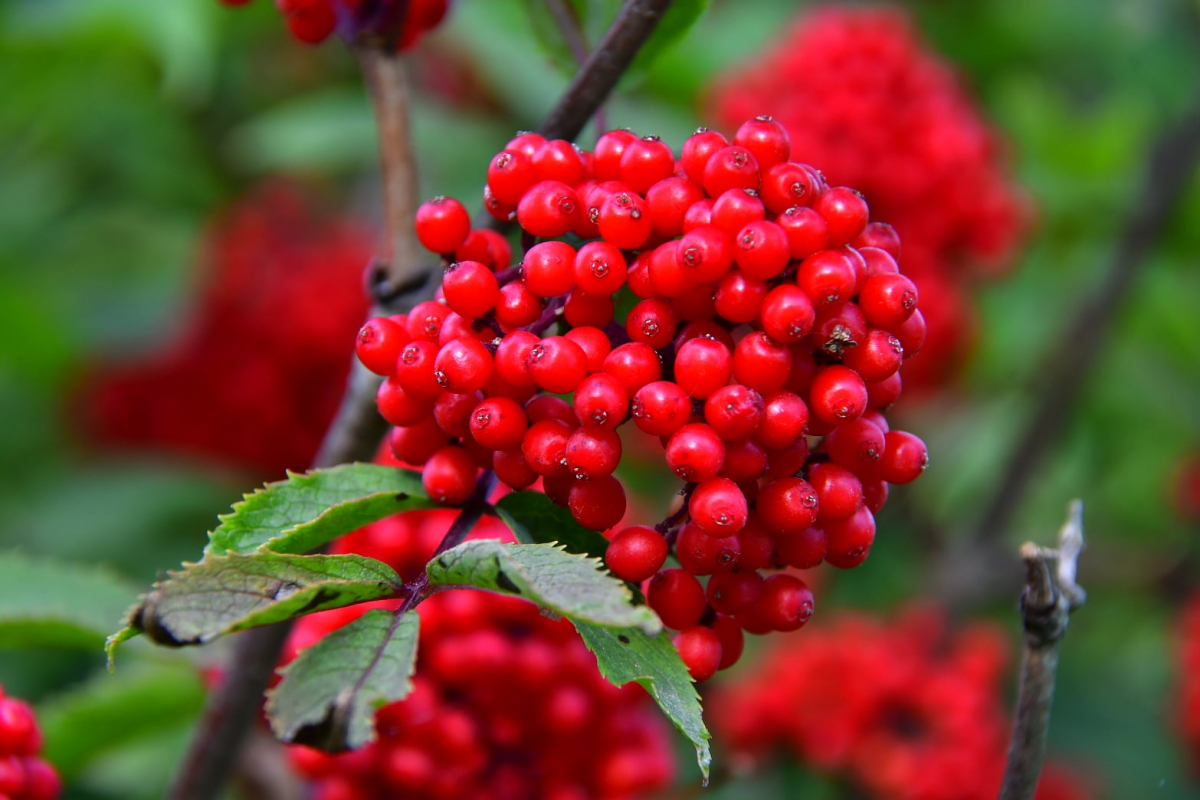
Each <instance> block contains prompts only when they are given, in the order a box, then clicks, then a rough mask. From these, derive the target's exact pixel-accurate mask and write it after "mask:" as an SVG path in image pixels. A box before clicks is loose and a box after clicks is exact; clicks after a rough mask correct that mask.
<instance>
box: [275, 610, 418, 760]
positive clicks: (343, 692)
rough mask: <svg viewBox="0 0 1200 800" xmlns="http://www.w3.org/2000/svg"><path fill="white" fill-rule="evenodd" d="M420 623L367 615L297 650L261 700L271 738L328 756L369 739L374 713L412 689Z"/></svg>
mask: <svg viewBox="0 0 1200 800" xmlns="http://www.w3.org/2000/svg"><path fill="white" fill-rule="evenodd" d="M419 633H420V617H418V616H417V615H416V614H412V613H407V614H401V615H399V616H397V615H396V614H395V613H393V612H391V611H384V610H380V609H376V610H374V611H368V612H367V613H366V614H363V615H362V616H361V617H359V618H358V619H356V620H354V621H353V622H351V623H350V624H349V625H346V626H344V627H341V628H338V629H337V630H335V631H333V632H332V633H330V634H329V635H327V636H326V637H325V638H323V639H321V640H320V641H319V642H317V643H316V644H314V645H313V646H312V647H309V648H307V649H305V650H303V651H302V652H301V653H300V655H299V656H298V657H297V658H296V660H295V661H293V662H292V663H291V664H289V665H287V666H286V667H284V668H283V669H282V670H280V673H281V674H282V675H283V681H282V682H281V683H280V684H279V685H278V686H277V687H275V688H274V689H272V690H271V691H270V692H268V693H267V717H268V718H269V719H270V722H271V730H273V731H274V732H275V735H276V736H278V737H279V738H280V739H281V740H282V741H285V742H295V743H298V744H306V745H309V746H310V747H317V748H320V749H322V750H326V751H330V752H338V751H340V750H345V749H353V748H356V747H362V746H363V745H364V744H367V743H368V742H370V741H371V740H373V739H374V738H375V710H376V709H377V708H379V706H381V705H385V704H387V703H391V702H394V701H396V700H400V699H402V698H403V697H405V696H406V695H407V694H408V692H409V690H410V689H412V681H410V680H409V678H410V677H412V674H413V670H414V669H415V668H416V660H417V638H418V634H419Z"/></svg>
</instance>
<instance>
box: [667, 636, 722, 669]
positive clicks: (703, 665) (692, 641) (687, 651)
mask: <svg viewBox="0 0 1200 800" xmlns="http://www.w3.org/2000/svg"><path fill="white" fill-rule="evenodd" d="M671 642H672V644H674V645H675V649H676V650H678V651H679V657H680V659H682V660H683V663H684V666H686V667H687V670H688V674H689V675H691V676H692V680H694V681H706V680H708V679H709V678H711V677H712V676H713V675H715V674H716V673H717V670H718V669H719V668H720V666H721V639H720V637H719V636H717V634H716V632H715V631H714V630H713V629H712V628H708V627H705V626H703V625H693V626H691V627H689V628H684V629H683V630H681V631H680V632H679V633H677V634H675V638H673V639H672V640H671Z"/></svg>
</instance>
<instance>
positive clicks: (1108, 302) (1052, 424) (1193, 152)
mask: <svg viewBox="0 0 1200 800" xmlns="http://www.w3.org/2000/svg"><path fill="white" fill-rule="evenodd" d="M1198 163H1200V105H1198V106H1197V107H1195V108H1193V109H1191V111H1190V112H1189V113H1188V114H1187V116H1185V117H1184V118H1183V119H1182V120H1180V121H1178V122H1177V123H1176V124H1174V125H1172V126H1170V127H1169V128H1168V129H1167V130H1165V131H1164V132H1163V133H1162V135H1161V136H1159V137H1158V139H1157V140H1156V141H1155V142H1154V144H1153V146H1152V147H1151V150H1150V153H1149V155H1148V157H1147V162H1146V167H1145V170H1144V174H1143V178H1142V185H1141V190H1140V192H1139V194H1138V198H1137V200H1136V201H1135V202H1134V204H1133V206H1132V213H1131V215H1130V218H1129V222H1128V224H1127V225H1126V228H1125V232H1124V234H1123V235H1122V237H1121V239H1120V241H1119V242H1118V244H1117V247H1116V249H1115V250H1114V252H1113V256H1112V260H1111V262H1110V264H1109V266H1108V270H1107V272H1106V273H1105V274H1104V276H1103V278H1102V279H1101V280H1100V283H1099V285H1098V286H1097V287H1096V288H1095V289H1094V290H1093V291H1092V293H1091V294H1090V295H1089V296H1088V297H1087V299H1086V300H1084V301H1083V302H1082V303H1081V304H1080V305H1079V306H1078V308H1077V309H1076V311H1075V314H1074V317H1073V318H1072V319H1071V321H1070V323H1069V324H1068V325H1067V327H1066V328H1065V329H1064V330H1063V332H1062V333H1061V334H1060V335H1059V336H1058V337H1057V338H1056V342H1057V346H1056V347H1055V348H1054V349H1053V351H1052V352H1051V353H1050V354H1049V355H1048V356H1047V358H1046V359H1045V361H1044V364H1043V366H1042V367H1041V368H1040V369H1039V370H1038V371H1037V372H1036V373H1035V374H1036V375H1038V376H1040V378H1041V380H1040V381H1039V384H1040V385H1035V386H1033V387H1031V388H1030V389H1029V393H1030V394H1031V395H1032V396H1034V397H1037V398H1038V401H1037V406H1036V408H1035V409H1034V410H1033V413H1032V414H1031V415H1030V417H1029V418H1028V421H1027V422H1026V423H1025V427H1024V429H1023V430H1022V432H1021V434H1020V436H1019V437H1018V438H1017V439H1016V441H1015V442H1014V444H1013V447H1012V450H1011V451H1010V453H1009V456H1008V460H1007V463H1006V464H1005V465H1004V467H1003V469H1002V470H1001V472H1000V476H999V479H998V480H997V481H996V483H995V489H994V491H993V492H992V493H991V495H990V496H989V498H988V499H987V501H986V503H985V504H984V510H983V512H982V514H981V515H980V517H979V521H978V523H976V525H975V526H974V528H973V529H972V530H971V531H970V532H969V533H968V534H967V535H966V536H964V537H962V538H960V539H959V540H957V541H954V542H952V543H951V544H950V545H948V546H947V547H946V548H945V549H944V550H943V552H942V554H941V557H940V559H939V563H938V566H937V568H936V570H935V576H936V577H935V582H936V586H935V588H934V592H935V594H937V595H938V596H939V597H941V598H943V599H944V600H945V601H946V602H947V603H949V604H951V605H962V604H965V603H968V602H971V601H972V600H973V599H977V598H979V597H981V596H990V595H994V594H995V593H996V592H997V591H1000V590H1002V587H1003V586H1006V585H1008V581H1009V580H1010V579H1011V577H1012V576H1014V575H1015V574H1016V570H1017V567H1016V564H1015V563H1014V562H1013V560H1012V559H1011V557H1010V556H1009V554H1008V553H1007V552H1006V551H1004V550H1003V549H1002V545H1001V543H1000V540H1001V539H1002V537H1003V535H1004V533H1005V532H1006V531H1007V530H1008V529H1009V527H1010V525H1011V524H1012V520H1013V517H1014V515H1015V514H1016V513H1017V511H1018V510H1019V509H1020V508H1021V505H1022V503H1023V502H1024V500H1025V497H1026V495H1027V494H1028V492H1029V489H1030V488H1031V487H1032V486H1033V485H1034V484H1033V481H1034V479H1035V478H1036V477H1037V475H1038V474H1039V473H1040V470H1041V467H1042V464H1043V462H1045V460H1046V458H1047V457H1048V456H1049V455H1050V453H1051V452H1052V450H1053V448H1054V446H1055V445H1056V443H1057V441H1058V437H1059V435H1060V434H1061V433H1062V431H1063V430H1064V429H1065V427H1066V424H1067V422H1068V421H1069V420H1070V415H1071V413H1072V412H1073V410H1074V406H1075V404H1076V402H1077V401H1078V399H1079V396H1080V393H1081V392H1082V390H1083V388H1084V386H1085V384H1086V383H1087V379H1088V375H1089V373H1090V372H1091V370H1092V369H1093V368H1094V367H1095V366H1096V365H1097V363H1098V362H1099V356H1100V354H1101V353H1102V352H1103V348H1104V346H1105V342H1106V340H1107V338H1108V333H1109V330H1110V329H1111V328H1112V325H1113V322H1114V321H1115V319H1116V317H1117V314H1118V312H1119V311H1120V310H1121V308H1122V306H1123V305H1124V303H1125V302H1126V301H1127V299H1128V297H1129V294H1130V290H1131V287H1132V285H1133V282H1134V279H1135V278H1136V276H1137V273H1138V270H1139V269H1141V268H1142V266H1143V265H1144V264H1145V263H1146V261H1147V260H1148V257H1149V256H1150V254H1151V252H1152V251H1153V249H1154V246H1155V244H1156V242H1157V241H1158V239H1159V238H1160V237H1161V235H1162V232H1163V229H1164V228H1165V227H1166V225H1167V222H1168V220H1169V219H1170V217H1171V213H1172V211H1174V209H1175V208H1176V207H1177V206H1178V204H1179V202H1180V200H1181V198H1182V197H1183V195H1184V193H1185V191H1186V190H1187V187H1188V184H1189V183H1190V181H1191V179H1192V177H1193V176H1194V175H1195V172H1196V166H1197V164H1198Z"/></svg>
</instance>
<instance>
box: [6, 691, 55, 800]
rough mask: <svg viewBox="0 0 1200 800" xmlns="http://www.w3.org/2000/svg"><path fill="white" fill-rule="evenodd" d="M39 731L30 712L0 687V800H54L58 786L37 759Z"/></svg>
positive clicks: (50, 767)
mask: <svg viewBox="0 0 1200 800" xmlns="http://www.w3.org/2000/svg"><path fill="white" fill-rule="evenodd" d="M41 751H42V732H41V730H39V728H38V724H37V719H36V718H35V717H34V715H33V709H32V708H30V707H29V705H28V704H26V703H25V702H24V701H21V700H18V699H17V698H15V697H5V695H4V688H3V687H0V798H4V800H55V798H57V797H58V795H59V793H60V792H61V791H62V784H61V782H60V781H59V779H58V774H57V773H56V772H55V771H54V768H53V767H52V766H50V765H49V764H47V763H46V762H45V761H43V760H42V759H41V758H39V757H38V756H39V754H40V753H41Z"/></svg>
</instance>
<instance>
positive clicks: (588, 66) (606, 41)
mask: <svg viewBox="0 0 1200 800" xmlns="http://www.w3.org/2000/svg"><path fill="white" fill-rule="evenodd" d="M670 5H671V0H626V1H625V4H624V5H623V6H621V11H620V13H618V14H617V18H616V19H615V20H614V21H613V24H612V25H611V26H610V27H609V29H608V31H607V32H606V33H605V34H604V38H602V39H601V40H600V42H599V43H598V44H597V45H596V49H595V50H593V51H592V54H591V55H590V56H588V59H587V61H586V62H584V65H583V67H581V68H580V70H579V72H577V73H576V74H575V78H574V80H572V81H571V85H570V86H568V87H567V90H566V92H564V93H563V96H562V97H561V98H560V99H559V101H558V103H557V104H556V105H555V106H554V108H553V109H552V110H551V111H550V114H549V115H548V116H547V117H546V119H545V120H543V121H542V124H541V125H540V126H539V127H538V133H540V134H542V135H543V136H545V137H546V138H547V139H574V138H575V137H576V136H578V135H579V132H580V131H581V130H583V126H584V125H586V124H587V121H588V118H590V117H591V116H592V114H594V113H596V109H598V108H600V106H601V105H602V104H603V103H604V101H605V100H607V99H608V96H609V95H610V94H611V93H612V90H613V87H615V86H616V85H617V81H619V80H620V79H621V76H622V75H624V74H625V70H627V69H629V65H630V64H632V63H633V59H634V58H635V57H636V56H637V54H638V51H639V50H641V49H642V45H643V44H645V43H646V40H647V39H649V38H650V34H652V33H653V32H654V28H655V27H657V25H658V22H659V20H661V19H662V16H663V14H665V13H666V11H667V8H669V7H670Z"/></svg>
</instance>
